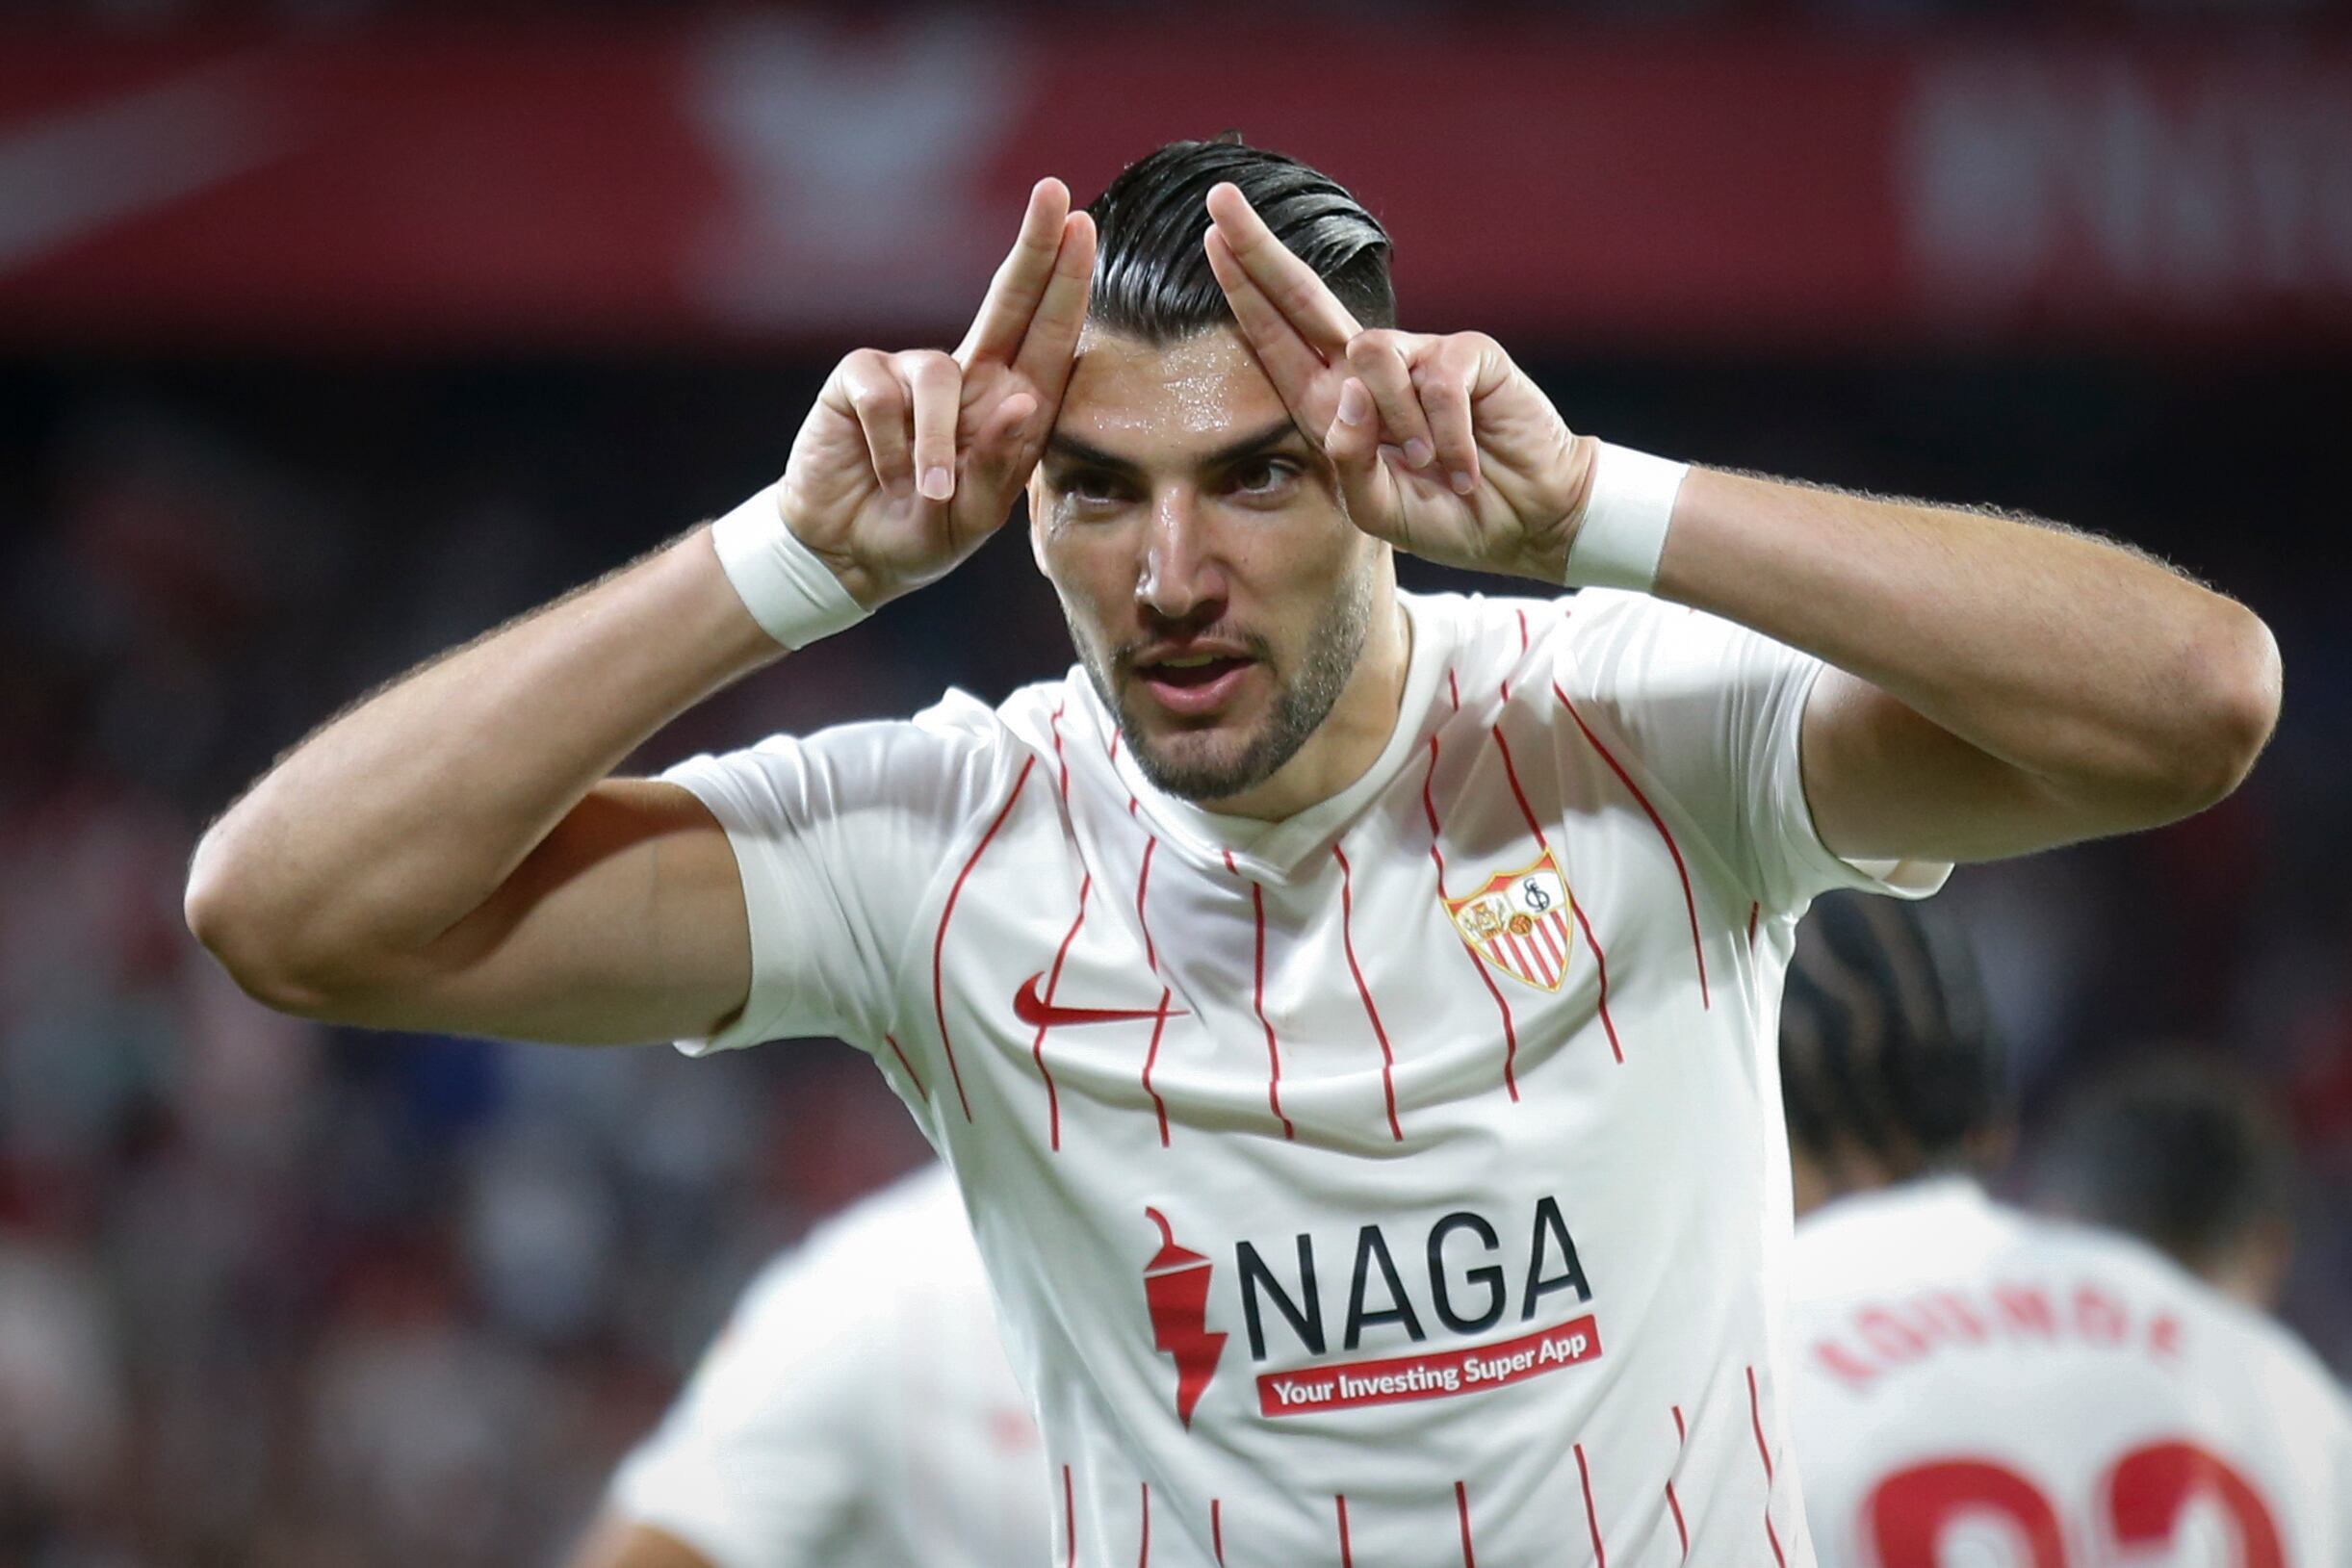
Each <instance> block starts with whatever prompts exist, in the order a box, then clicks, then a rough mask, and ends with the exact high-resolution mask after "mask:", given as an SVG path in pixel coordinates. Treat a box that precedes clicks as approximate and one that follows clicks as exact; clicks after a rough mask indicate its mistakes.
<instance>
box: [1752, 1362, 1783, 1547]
mask: <svg viewBox="0 0 2352 1568" xmlns="http://www.w3.org/2000/svg"><path fill="white" fill-rule="evenodd" d="M1747 1419H1748V1421H1749V1423H1750V1424H1751V1425H1753V1426H1754V1427H1755V1429H1756V1457H1757V1458H1759V1459H1762V1460H1763V1461H1764V1538H1765V1539H1766V1540H1768V1541H1770V1542H1771V1543H1772V1560H1773V1561H1774V1562H1776V1563H1778V1564H1779V1565H1780V1568H1789V1559H1788V1558H1787V1557H1786V1556H1784V1555H1781V1551H1780V1531H1778V1530H1776V1529H1773V1528H1772V1451H1771V1449H1770V1448H1769V1447H1768V1446H1767V1445H1766V1443H1765V1441H1764V1401H1762V1400H1761V1399H1760V1398H1758V1396H1757V1394H1756V1369H1755V1367H1754V1366H1753V1365H1752V1364H1751V1365H1750V1366H1749V1367H1748V1369H1747Z"/></svg>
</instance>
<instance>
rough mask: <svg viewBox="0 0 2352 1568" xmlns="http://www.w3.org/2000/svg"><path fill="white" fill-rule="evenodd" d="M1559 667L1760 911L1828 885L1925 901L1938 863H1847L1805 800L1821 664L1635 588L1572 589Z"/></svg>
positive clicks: (1940, 873)
mask: <svg viewBox="0 0 2352 1568" xmlns="http://www.w3.org/2000/svg"><path fill="white" fill-rule="evenodd" d="M1573 619H1574V620H1575V621H1577V622H1581V623H1584V624H1582V625H1579V626H1577V627H1576V628H1575V630H1574V632H1573V634H1572V638H1571V642H1570V645H1569V646H1570V648H1571V649H1572V653H1571V655H1570V657H1569V659H1568V661H1567V664H1568V667H1567V668H1566V669H1565V670H1564V672H1563V673H1564V679H1565V680H1566V681H1568V682H1569V684H1570V685H1571V686H1572V687H1574V688H1575V689H1576V690H1578V691H1579V692H1580V693H1581V695H1580V696H1579V698H1578V702H1579V707H1580V709H1581V710H1582V711H1584V712H1585V713H1586V714H1587V716H1588V718H1589V719H1590V720H1591V721H1592V722H1596V723H1602V724H1606V725H1607V726H1608V728H1609V729H1611V730H1613V731H1614V732H1615V733H1617V734H1618V735H1619V736H1621V737H1622V738H1623V739H1624V740H1625V742H1626V746H1627V749H1628V750H1629V751H1630V752H1631V753H1632V754H1633V758H1635V759H1636V760H1638V762H1639V764H1640V766H1641V770H1642V771H1643V772H1645V773H1646V774H1648V776H1649V777H1650V779H1651V780H1652V781H1653V782H1654V783H1655V784H1657V785H1658V787H1659V788H1660V789H1661V790H1663V791H1664V792H1665V793H1666V794H1667V796H1669V797H1670V798H1671V800H1672V801H1673V802H1674V804H1675V805H1676V806H1677V807H1679V808H1680V812H1681V814H1682V815H1683V816H1684V817H1685V818H1686V819H1687V820H1688V821H1690V822H1691V823H1692V824H1693V826H1694V827H1696V829H1697V830H1698V831H1699V833H1700V834H1701V835H1702V836H1703V837H1704V838H1705V840H1706V841H1707V843H1708V844H1709V845H1710V846H1711V847H1712V848H1713V849H1714V850H1715V852H1716V855H1717V857H1718V858H1719V860H1720V861H1721V862H1722V863H1723V864H1724V865H1725V866H1727V867H1728V868H1729V869H1730V870H1731V872H1732V874H1733V875H1734V876H1735V877H1737V878H1738V879H1739V880H1740V882H1741V884H1742V886H1743V887H1745V888H1746V889H1747V892H1748V896H1749V897H1752V898H1753V899H1755V900H1756V902H1758V903H1759V904H1761V905H1762V906H1763V907H1764V909H1765V910H1767V911H1769V912H1770V913H1795V912H1798V911H1801V910H1803V909H1804V908H1805V906H1806V905H1808V904H1810V903H1811V902H1812V901H1813V899H1814V898H1816V897H1817V896H1819V895H1820V894H1822V893H1824V892H1827V891H1828V890H1829V889H1831V888H1833V887H1858V888H1862V889H1864V890H1866V891H1871V892H1880V893H1893V894H1897V895H1899V896H1901V897H1906V898H1924V897H1926V896H1927V895H1928V894H1929V893H1932V892H1934V891H1935V890H1936V889H1937V888H1939V887H1942V886H1943V885H1944V881H1945V879H1946V878H1947V877H1949V876H1950V875H1951V865H1950V863H1949V862H1945V861H1848V860H1845V859H1844V858H1842V857H1840V856H1839V855H1837V854H1836V853H1835V852H1834V851H1832V850H1831V849H1830V848H1829V846H1828V845H1826V844H1824V843H1822V835H1821V833H1820V831H1819V830H1818V829H1817V828H1816V827H1815V826H1814V822H1813V810H1812V808H1811V806H1810V805H1809V804H1808V803H1807V801H1806V799H1805V786H1804V772H1803V758H1802V756H1801V754H1800V750H1799V748H1800V744H1801V741H1802V737H1803V733H1804V714H1805V703H1806V700H1807V699H1808V698H1809V697H1810V696H1811V695H1812V691H1813V683H1814V682H1815V681H1817V680H1819V679H1820V678H1821V674H1822V670H1823V669H1824V668H1825V667H1826V666H1824V665H1823V664H1822V661H1821V660H1820V659H1818V658H1815V657H1814V656H1813V655H1810V654H1805V653H1801V652H1799V651H1798V650H1796V649H1794V648H1791V647H1789V646H1788V645H1787V644H1785V643H1780V642H1775V641H1773V640H1772V639H1771V638H1770V637H1767V636H1765V635H1764V634H1762V633H1761V632H1758V631H1753V630H1749V629H1747V628H1745V627H1743V626H1739V625H1736V624H1734V623H1732V622H1730V621H1726V620H1723V619H1721V618H1719V617H1718V616H1713V615H1708V614H1706V613H1704V612H1702V611H1699V610H1693V609H1688V608H1685V607H1683V606H1680V605H1676V604H1667V602H1665V601H1663V600H1657V599H1651V598H1647V597H1645V596H1642V595H1639V594H1627V593H1617V592H1612V591H1609V590H1602V589H1587V590H1585V591H1584V592H1583V593H1581V594H1579V595H1578V596H1577V599H1576V609H1575V613H1574V617H1573Z"/></svg>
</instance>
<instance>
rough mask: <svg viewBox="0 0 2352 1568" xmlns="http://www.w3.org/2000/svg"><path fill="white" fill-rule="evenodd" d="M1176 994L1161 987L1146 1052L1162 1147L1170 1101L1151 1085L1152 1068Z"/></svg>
mask: <svg viewBox="0 0 2352 1568" xmlns="http://www.w3.org/2000/svg"><path fill="white" fill-rule="evenodd" d="M1175 994H1176V993H1175V992H1174V991H1172V990H1169V989H1168V988H1167V987H1166V986H1162V987H1161V988H1160V1005H1159V1010H1158V1011H1157V1012H1155V1013H1153V1014H1152V1015H1151V1048H1150V1050H1149V1051H1146V1052H1145V1053H1144V1092H1145V1093H1147V1094H1149V1095H1150V1096H1151V1110H1152V1114H1153V1115H1155V1116H1157V1117H1158V1118H1159V1122H1160V1147H1162V1148H1166V1147H1167V1146H1168V1102H1167V1101H1166V1100H1164V1099H1161V1098H1160V1092H1159V1091H1158V1090H1156V1089H1154V1088H1152V1087H1151V1069H1152V1067H1155V1066H1157V1065H1158V1063H1159V1059H1160V1036H1161V1034H1162V1033H1164V1032H1165V1031H1166V1030H1167V1028H1168V998H1169V997H1171V996H1173V995H1175Z"/></svg>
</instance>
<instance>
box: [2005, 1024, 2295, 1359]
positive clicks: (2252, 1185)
mask: <svg viewBox="0 0 2352 1568" xmlns="http://www.w3.org/2000/svg"><path fill="white" fill-rule="evenodd" d="M2034 1185H2035V1194H2034V1201H2035V1204H2036V1206H2037V1207H2040V1208H2043V1209H2046V1210H2048V1211H2050V1212H2051V1213H2053V1214H2056V1215H2060V1216H2064V1217H2068V1218H2073V1219H2077V1220H2082V1221H2088V1222H2090V1223H2092V1224H2096V1225H2106V1226H2108V1227H2109V1228H2111V1229H2115V1230H2120V1231H2123V1232H2125V1233H2126V1234H2128V1235H2132V1236H2137V1237H2138V1238H2139V1239H2140V1240H2142V1241H2144V1242H2146V1243H2148V1244H2149V1245H2150V1246H2151V1247H2157V1248H2158V1249H2159V1250H2160V1251H2163V1252H2164V1253H2166V1254H2168V1255H2169V1256H2170V1257H2171V1258H2172V1259H2173V1261H2174V1262H2176V1263H2178V1264H2180V1265H2181V1267H2182V1268H2184V1269H2186V1270H2187V1271H2188V1272H2190V1273H2193V1274H2195V1275H2197V1276H2198V1277H2199V1278H2200V1279H2203V1280H2205V1281H2206V1282H2207V1283H2209V1284H2210V1285H2211V1286H2213V1288H2214V1289H2216V1290H2219V1291H2221V1292H2222V1293H2223V1294H2224V1295H2228V1296H2233V1297H2236V1298H2237V1299H2238V1300H2240V1301H2243V1302H2245V1303H2246V1304H2247V1305H2248V1306H2251V1307H2255V1308H2258V1309H2260V1310H2262V1311H2264V1312H2267V1311H2269V1310H2270V1309H2271V1308H2272V1307H2274V1306H2276V1305H2277V1304H2278V1300H2279V1291H2280V1289H2281V1288H2282V1287H2283V1286H2284V1285H2285V1284H2286V1281H2287V1263H2288V1261H2289V1260H2290V1258H2291V1257H2292V1255H2293V1251H2294V1224H2293V1207H2294V1149H2293V1145H2292V1144H2290V1143H2289V1141H2288V1139H2287V1129H2286V1128H2285V1127H2283V1126H2281V1125H2280V1124H2279V1119H2278V1117H2277V1115H2276V1113H2275V1112H2273V1111H2272V1110H2271V1108H2270V1107H2269V1106H2268V1105H2267V1104H2265V1103H2264V1101H2263V1099H2262V1095H2261V1094H2260V1093H2259V1092H2257V1091H2256V1089H2255V1088H2254V1086H2253V1085H2252V1084H2251V1083H2249V1082H2248V1081H2246V1080H2245V1079H2244V1078H2242V1077H2240V1076H2238V1075H2237V1074H2236V1073H2234V1072H2232V1071H2230V1070H2229V1069H2228V1068H2227V1067H2225V1066H2224V1065H2223V1064H2222V1063H2220V1062H2217V1061H2213V1060H2210V1059H2207V1058H2203V1057H2199V1056H2194V1055H2190V1054H2188V1053H2186V1052H2183V1051H2177V1050H2176V1051H2174V1052H2172V1053H2168V1054H2164V1055H2160V1056H2158V1057H2157V1058H2156V1059H2155V1060H2153V1061H2147V1062H2137V1063H2134V1064H2132V1067H2130V1068H2129V1069H2127V1070H2125V1071H2120V1072H2116V1073H2113V1074H2110V1075H2109V1076H2108V1077H2106V1079H2104V1080H2102V1081H2101V1082H2099V1083H2098V1084H2096V1085H2094V1086H2093V1087H2092V1088H2091V1089H2090V1090H2089V1091H2088V1092H2085V1093H2083V1094H2082V1095H2081V1097H2080V1098H2079V1099H2078V1100H2077V1101H2076V1103H2075V1104H2074V1105H2073V1107H2072V1108H2071V1109H2070V1110H2069V1111H2068V1113H2067V1114H2066V1116H2065V1117H2064V1118H2062V1119H2061V1121H2060V1124H2059V1127H2058V1130H2057V1132H2056V1134H2055V1136H2054V1137H2053V1139H2052V1140H2051V1147H2050V1150H2049V1152H2048V1154H2047V1155H2046V1156H2045V1157H2044V1158H2043V1159H2042V1161H2041V1162H2040V1169H2039V1170H2037V1171H2036V1175H2035V1183H2034Z"/></svg>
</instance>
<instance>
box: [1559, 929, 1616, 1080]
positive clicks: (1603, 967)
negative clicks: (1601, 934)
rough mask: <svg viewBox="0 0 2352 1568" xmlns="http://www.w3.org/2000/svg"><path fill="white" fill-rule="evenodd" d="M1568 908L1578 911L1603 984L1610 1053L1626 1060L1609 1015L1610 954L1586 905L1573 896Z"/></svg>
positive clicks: (1603, 1013)
mask: <svg viewBox="0 0 2352 1568" xmlns="http://www.w3.org/2000/svg"><path fill="white" fill-rule="evenodd" d="M1568 908H1570V909H1572V910H1574V911H1575V912H1576V928H1577V929H1578V930H1579V931H1582V932H1583V933H1584V934H1585V943H1586V945H1587V946H1589V947H1590V948H1591V949H1592V972H1593V973H1594V974H1595V975H1596V976H1598V977H1599V979H1600V985H1601V1028H1602V1029H1603V1030H1604V1031H1605V1032H1606V1033H1607V1034H1608V1036H1609V1054H1610V1055H1611V1056H1614V1057H1615V1058H1616V1059H1617V1060H1618V1061H1619V1062H1620V1063H1621V1062H1623V1061H1624V1060H1625V1049H1624V1047H1623V1046H1621V1045H1619V1044H1618V1043H1617V1026H1616V1025H1615V1023H1614V1022H1612V1021H1611V1019H1610V1016H1609V955H1608V954H1606V953H1604V952H1602V951H1601V939H1600V938H1598V937H1595V936H1594V935H1592V922H1591V921H1590V920H1588V919H1586V918H1585V907H1584V905H1582V904H1581V903H1579V902H1577V901H1576V900H1575V899H1573V898H1571V899H1569V900H1568Z"/></svg>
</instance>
